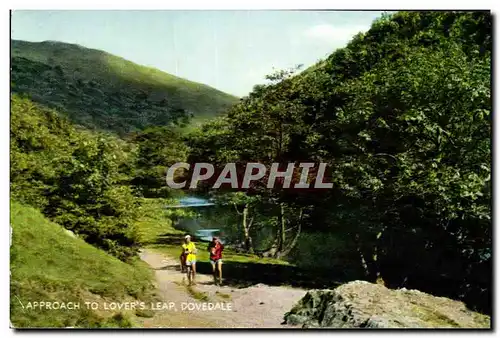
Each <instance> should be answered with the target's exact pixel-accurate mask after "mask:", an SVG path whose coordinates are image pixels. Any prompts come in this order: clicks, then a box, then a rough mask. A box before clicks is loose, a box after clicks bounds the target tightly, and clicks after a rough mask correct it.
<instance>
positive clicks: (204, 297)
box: [186, 285, 210, 302]
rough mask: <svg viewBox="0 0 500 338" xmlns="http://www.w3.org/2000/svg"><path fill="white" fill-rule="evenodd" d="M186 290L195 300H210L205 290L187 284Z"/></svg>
mask: <svg viewBox="0 0 500 338" xmlns="http://www.w3.org/2000/svg"><path fill="white" fill-rule="evenodd" d="M186 290H187V291H188V293H189V294H190V295H191V297H193V298H194V299H196V300H199V301H201V302H208V301H209V300H210V298H209V297H208V295H207V293H206V292H202V291H198V290H195V289H194V288H193V287H192V286H191V285H187V286H186Z"/></svg>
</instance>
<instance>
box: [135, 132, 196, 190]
mask: <svg viewBox="0 0 500 338" xmlns="http://www.w3.org/2000/svg"><path fill="white" fill-rule="evenodd" d="M129 140H130V142H132V143H133V144H135V145H136V146H137V149H138V150H137V161H136V163H135V164H134V168H135V171H134V173H133V176H134V178H133V179H132V181H131V184H132V185H134V186H135V187H136V189H138V190H139V192H140V194H141V195H143V196H144V197H155V198H158V197H161V198H166V197H170V196H171V195H175V194H177V192H176V191H172V189H170V188H169V187H168V186H167V185H166V177H167V169H168V168H169V167H170V166H171V165H173V164H174V163H177V162H184V161H186V158H187V152H188V148H187V146H186V145H185V144H184V143H183V139H182V134H181V132H180V131H178V130H176V129H172V128H169V127H151V128H147V129H145V130H144V131H141V132H137V133H134V134H133V135H131V137H130V138H129Z"/></svg>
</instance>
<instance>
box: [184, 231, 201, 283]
mask: <svg viewBox="0 0 500 338" xmlns="http://www.w3.org/2000/svg"><path fill="white" fill-rule="evenodd" d="M197 251H198V250H197V249H196V246H195V245H194V243H193V242H191V236H189V235H186V236H185V237H184V244H182V253H183V254H184V257H185V259H186V268H187V269H186V270H187V277H188V282H189V285H191V284H194V277H195V276H196V252H197Z"/></svg>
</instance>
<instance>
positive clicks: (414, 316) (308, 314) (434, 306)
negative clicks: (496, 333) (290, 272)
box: [285, 281, 490, 328]
mask: <svg viewBox="0 0 500 338" xmlns="http://www.w3.org/2000/svg"><path fill="white" fill-rule="evenodd" d="M285 322H286V323H287V324H290V325H299V324H300V325H303V327H306V328H307V327H325V328H326V327H330V328H356V327H360V328H362V327H364V328H490V317H488V316H486V315H482V314H479V313H476V312H473V311H470V310H468V309H467V308H466V307H465V305H464V304H463V303H462V302H459V301H455V300H451V299H448V298H444V297H434V296H432V295H429V294H427V293H424V292H420V291H417V290H406V289H399V290H391V289H388V288H386V287H385V286H383V285H378V284H372V283H368V282H364V281H354V282H350V283H347V284H344V285H341V286H339V287H337V288H335V289H334V290H311V291H309V292H308V293H307V294H306V295H305V296H304V297H303V298H302V299H301V300H300V301H299V302H298V303H297V304H296V305H295V306H294V307H293V309H292V310H291V311H290V312H288V313H286V314H285Z"/></svg>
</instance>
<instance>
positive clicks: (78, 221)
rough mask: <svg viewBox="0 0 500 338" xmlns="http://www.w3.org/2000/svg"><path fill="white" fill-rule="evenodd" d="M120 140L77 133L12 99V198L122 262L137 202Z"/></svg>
mask: <svg viewBox="0 0 500 338" xmlns="http://www.w3.org/2000/svg"><path fill="white" fill-rule="evenodd" d="M126 150H127V147H126V146H124V145H123V141H120V140H118V139H115V138H113V137H111V136H106V135H102V134H101V135H100V134H93V133H91V132H88V131H79V130H77V129H75V128H74V127H73V126H72V125H71V123H70V122H68V121H66V119H65V118H62V117H60V116H59V115H58V114H57V113H56V112H54V111H51V110H47V109H44V108H42V107H40V106H38V105H36V104H33V103H32V102H31V101H30V100H28V99H25V98H20V97H18V96H17V95H13V96H12V101H11V191H12V197H13V198H14V199H17V200H19V201H22V202H24V203H27V204H30V205H33V206H35V207H37V208H39V209H40V210H41V211H42V212H43V213H44V214H45V215H47V216H48V217H50V218H51V219H52V220H54V221H56V222H58V223H59V224H61V225H63V226H64V227H66V228H67V229H70V230H72V231H74V232H75V233H77V234H79V235H80V236H82V238H84V239H85V240H86V241H87V242H88V243H90V244H94V245H96V246H98V247H100V248H102V249H104V250H106V251H108V252H110V253H112V254H113V255H115V256H116V257H119V258H120V259H123V260H126V259H128V258H129V257H131V256H132V255H134V254H135V252H136V250H137V243H136V241H137V234H136V230H135V228H134V226H133V219H134V217H135V213H136V208H137V205H138V203H137V201H136V199H135V198H134V196H133V193H132V190H131V188H130V187H129V186H128V185H127V182H128V180H129V178H128V177H127V175H126V171H127V169H126V167H127V162H129V161H133V159H131V158H130V155H131V154H132V153H130V152H127V151H126Z"/></svg>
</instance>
